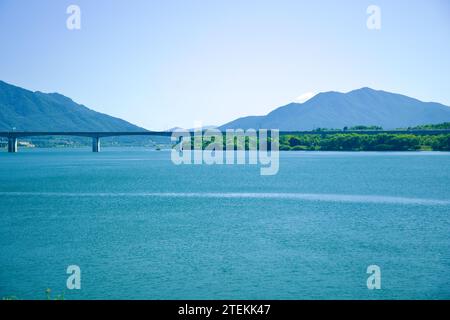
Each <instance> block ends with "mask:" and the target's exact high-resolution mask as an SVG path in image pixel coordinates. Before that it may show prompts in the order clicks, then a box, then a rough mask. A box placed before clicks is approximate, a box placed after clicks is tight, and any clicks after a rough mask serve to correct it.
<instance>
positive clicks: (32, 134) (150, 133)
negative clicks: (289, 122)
mask: <svg viewBox="0 0 450 320" xmlns="http://www.w3.org/2000/svg"><path fill="white" fill-rule="evenodd" d="M222 132H223V133H225V131H222ZM339 133H347V134H348V133H358V134H380V133H388V134H416V135H436V134H446V133H450V130H346V131H337V130H334V131H280V135H310V134H319V135H327V134H339ZM171 135H172V132H171V131H131V132H100V131H98V132H96V131H89V132H88V131H79V132H68V131H45V132H44V131H9V132H5V131H3V132H0V137H5V138H20V137H35V136H77V137H91V138H94V137H97V138H102V137H115V136H163V137H170V136H171Z"/></svg>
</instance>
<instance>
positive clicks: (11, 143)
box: [8, 137, 17, 153]
mask: <svg viewBox="0 0 450 320" xmlns="http://www.w3.org/2000/svg"><path fill="white" fill-rule="evenodd" d="M8 152H13V153H15V152H17V138H16V137H9V138H8Z"/></svg>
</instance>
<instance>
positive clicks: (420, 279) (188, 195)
mask: <svg viewBox="0 0 450 320" xmlns="http://www.w3.org/2000/svg"><path fill="white" fill-rule="evenodd" d="M69 265H78V266H79V267H80V269H81V289H80V290H69V289H68V288H67V287H66V280H67V278H68V276H69V275H68V274H67V273H66V269H67V267H68V266H69ZM369 265H377V266H379V267H380V270H381V289H379V290H369V289H368V288H367V278H368V277H369V276H370V275H369V274H367V267H368V266H369ZM47 288H50V289H51V290H52V291H51V293H52V296H56V295H59V294H64V297H65V298H66V299H444V298H446V299H449V298H450V153H437V152H402V153H382V152H380V153H378V152H372V153H364V152H361V153H351V152H349V153H347V152H281V158H280V169H279V172H278V174H277V175H274V176H261V175H260V168H259V167H258V166H256V165H178V166H177V165H174V164H173V163H172V162H171V160H170V152H169V151H159V152H158V151H150V150H145V149H142V148H117V149H114V148H110V149H108V148H105V149H104V150H102V152H101V153H99V154H93V153H91V152H90V151H89V150H88V149H48V150H45V149H35V150H20V152H19V153H17V154H8V153H6V152H1V153H0V298H1V297H10V296H16V297H18V298H21V299H45V290H46V289H47Z"/></svg>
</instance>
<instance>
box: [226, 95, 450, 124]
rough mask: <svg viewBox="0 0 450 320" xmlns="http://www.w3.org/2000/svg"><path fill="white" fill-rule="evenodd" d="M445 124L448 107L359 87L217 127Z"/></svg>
mask: <svg viewBox="0 0 450 320" xmlns="http://www.w3.org/2000/svg"><path fill="white" fill-rule="evenodd" d="M445 121H450V107H448V106H445V105H442V104H439V103H431V102H423V101H420V100H417V99H414V98H411V97H408V96H405V95H401V94H396V93H391V92H387V91H383V90H375V89H372V88H370V87H362V88H359V89H355V90H352V91H349V92H347V93H342V92H337V91H327V92H321V93H319V94H317V95H315V96H314V97H312V98H311V99H309V100H307V101H305V102H303V103H290V104H288V105H285V106H282V107H279V108H277V109H275V110H273V111H271V112H270V113H269V114H267V115H266V116H258V117H252V116H250V117H249V116H247V117H243V118H239V119H236V120H234V121H231V122H229V123H227V124H224V125H223V126H221V127H220V128H221V129H236V128H242V129H247V128H266V129H280V130H284V131H290V130H292V131H295V130H313V129H316V128H329V129H342V128H344V127H353V126H358V125H367V126H372V125H376V126H381V127H383V128H385V129H395V128H406V127H414V126H418V125H423V124H436V123H442V122H445Z"/></svg>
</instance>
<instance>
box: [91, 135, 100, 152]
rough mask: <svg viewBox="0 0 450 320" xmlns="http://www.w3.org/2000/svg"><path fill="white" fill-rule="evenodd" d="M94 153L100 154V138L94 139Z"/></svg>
mask: <svg viewBox="0 0 450 320" xmlns="http://www.w3.org/2000/svg"><path fill="white" fill-rule="evenodd" d="M92 152H100V137H92Z"/></svg>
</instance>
